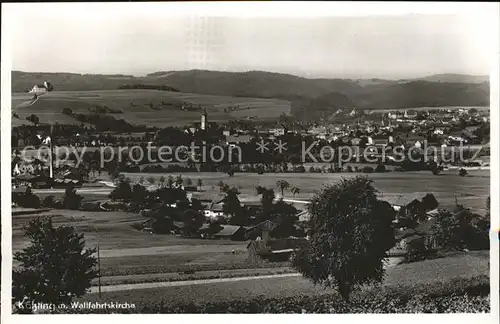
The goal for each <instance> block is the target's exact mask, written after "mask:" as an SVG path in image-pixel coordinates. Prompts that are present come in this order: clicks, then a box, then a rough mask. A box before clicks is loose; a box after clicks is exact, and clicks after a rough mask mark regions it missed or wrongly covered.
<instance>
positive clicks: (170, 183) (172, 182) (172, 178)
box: [167, 175, 174, 188]
mask: <svg viewBox="0 0 500 324" xmlns="http://www.w3.org/2000/svg"><path fill="white" fill-rule="evenodd" d="M173 185H174V177H172V176H171V175H169V176H168V178H167V187H169V188H172V186H173Z"/></svg>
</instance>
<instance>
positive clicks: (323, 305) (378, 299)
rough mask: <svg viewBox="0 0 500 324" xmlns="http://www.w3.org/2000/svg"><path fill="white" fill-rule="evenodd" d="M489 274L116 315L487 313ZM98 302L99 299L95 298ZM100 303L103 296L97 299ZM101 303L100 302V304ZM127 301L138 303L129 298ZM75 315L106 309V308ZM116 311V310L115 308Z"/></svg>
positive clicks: (147, 304) (152, 307)
mask: <svg viewBox="0 0 500 324" xmlns="http://www.w3.org/2000/svg"><path fill="white" fill-rule="evenodd" d="M489 293H490V287H489V278H488V277H487V276H479V277H475V278H468V279H462V278H458V279H455V280H451V281H449V282H445V283H443V282H438V283H433V284H426V285H419V286H407V285H406V286H404V285H401V286H386V287H372V288H369V289H365V290H362V291H358V292H355V293H353V294H352V297H351V301H350V302H349V303H347V302H345V301H343V300H342V299H341V298H340V296H339V295H338V294H336V293H333V292H332V293H325V294H320V295H312V296H311V295H298V296H294V297H285V298H266V297H265V296H261V297H257V298H251V299H248V300H242V299H240V300H232V301H216V302H206V303H203V304H194V303H187V304H177V305H175V304H171V303H167V302H165V301H163V300H156V301H155V300H147V301H144V303H142V302H140V303H139V304H136V308H135V309H128V310H120V311H119V312H120V313H123V312H125V313H146V314H157V313H162V314H168V313H191V314H194V313H219V314H220V313H239V314H240V313H335V314H339V313H481V312H489V311H490V305H489V302H490V301H489ZM99 301H101V300H99ZM102 301H104V300H102ZM102 301H101V302H102ZM131 302H132V303H134V302H137V301H131ZM72 312H79V313H89V312H93V313H110V312H111V311H109V310H108V311H106V310H94V311H89V310H86V311H77V310H73V311H72ZM115 312H116V311H115Z"/></svg>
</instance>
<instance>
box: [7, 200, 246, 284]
mask: <svg viewBox="0 0 500 324" xmlns="http://www.w3.org/2000/svg"><path fill="white" fill-rule="evenodd" d="M37 216H41V217H45V216H50V217H52V219H53V222H54V224H55V226H59V225H68V226H74V227H75V228H76V230H77V231H78V232H80V233H83V234H84V235H85V240H86V243H87V245H88V246H89V247H96V246H97V244H99V247H100V256H101V268H102V271H103V275H124V274H133V273H154V272H163V271H165V272H172V271H175V270H176V269H178V268H182V267H184V268H186V267H193V266H195V267H198V268H200V269H203V268H207V269H208V268H211V267H212V268H213V265H214V264H222V267H223V268H224V265H229V266H230V265H233V267H236V268H238V265H239V264H241V263H245V262H246V257H247V254H246V250H245V243H244V242H233V241H220V240H201V239H185V238H181V237H177V236H173V235H151V234H149V233H146V232H141V231H138V230H136V229H135V228H133V227H132V226H133V225H134V224H137V223H141V222H143V221H144V220H145V218H144V217H142V216H140V215H136V214H131V213H125V212H84V211H71V210H50V211H46V212H42V213H40V214H38V215H36V214H30V215H13V216H12V249H13V252H16V251H19V250H21V249H22V248H24V247H25V246H26V245H27V244H28V240H27V238H26V237H24V235H23V231H22V226H23V225H25V224H26V223H27V222H28V221H29V220H30V219H32V218H34V217H37ZM233 250H234V251H235V252H234V253H233ZM239 267H240V268H241V266H239Z"/></svg>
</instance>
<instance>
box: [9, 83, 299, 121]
mask: <svg viewBox="0 0 500 324" xmlns="http://www.w3.org/2000/svg"><path fill="white" fill-rule="evenodd" d="M31 101H32V96H31V95H29V94H25V93H14V94H13V95H12V111H13V112H15V113H16V114H17V115H18V116H19V117H20V119H17V118H13V126H16V125H19V124H28V123H29V122H27V121H26V120H25V119H26V117H27V116H29V115H31V114H36V115H37V116H38V117H39V118H40V123H54V122H58V123H60V124H63V123H64V124H79V122H78V121H76V120H75V119H74V118H72V117H71V116H68V115H65V114H63V113H62V110H63V109H64V108H70V109H71V110H72V111H73V112H74V113H81V114H89V113H91V112H92V111H93V110H95V109H96V107H101V108H102V107H107V108H108V109H110V110H111V111H113V113H109V114H110V115H112V116H114V117H115V118H120V119H125V120H126V121H127V122H129V123H132V124H137V125H139V124H147V125H149V126H157V127H166V126H180V125H190V124H192V123H194V122H198V121H199V119H200V114H201V112H202V109H207V112H208V114H209V119H210V121H213V122H219V123H224V122H227V121H229V120H232V119H241V118H247V117H248V118H251V117H254V118H257V117H258V118H259V119H267V120H273V119H276V118H278V117H279V116H280V115H281V114H283V113H284V114H287V115H289V114H290V103H289V102H288V101H285V100H279V99H259V98H243V97H228V96H214V95H204V94H193V93H182V92H170V91H159V90H135V89H131V90H100V91H55V92H51V93H47V94H44V95H42V96H40V97H39V99H38V100H36V101H35V102H34V103H31ZM182 106H184V107H185V108H186V109H185V110H182ZM230 107H233V109H230Z"/></svg>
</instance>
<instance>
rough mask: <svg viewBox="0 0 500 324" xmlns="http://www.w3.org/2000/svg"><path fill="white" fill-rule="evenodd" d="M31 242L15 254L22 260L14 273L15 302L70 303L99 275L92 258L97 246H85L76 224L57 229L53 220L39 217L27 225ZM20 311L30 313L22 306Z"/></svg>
mask: <svg viewBox="0 0 500 324" xmlns="http://www.w3.org/2000/svg"><path fill="white" fill-rule="evenodd" d="M24 233H25V235H26V236H28V237H29V238H30V241H31V244H30V246H28V247H26V248H25V249H24V250H22V251H21V252H16V253H15V254H14V260H15V261H17V262H20V264H21V266H20V267H19V270H17V269H16V270H14V271H13V273H12V295H13V300H14V304H16V303H18V302H19V303H22V302H23V301H24V300H28V301H29V302H31V303H32V304H34V303H48V304H52V305H60V304H65V305H68V304H70V303H71V301H72V300H73V298H75V297H80V296H83V295H84V294H85V292H86V291H87V289H88V288H90V285H91V280H92V279H94V278H95V277H96V276H97V271H96V269H95V265H96V263H97V260H96V258H95V257H93V254H94V253H95V252H96V249H88V248H86V247H85V240H84V236H83V234H78V233H77V232H76V231H75V229H74V228H73V227H68V226H60V227H57V228H54V226H53V224H52V220H51V219H50V218H48V219H41V218H39V217H37V218H35V219H33V220H31V221H30V222H29V223H28V225H27V226H25V227H24ZM19 305H20V304H18V310H17V311H18V312H31V310H30V309H27V308H26V307H24V309H23V307H22V306H19Z"/></svg>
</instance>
